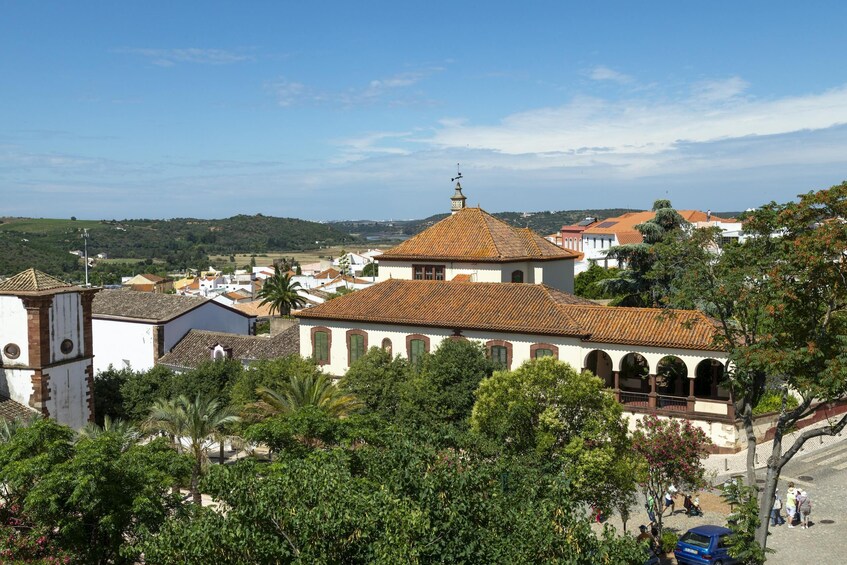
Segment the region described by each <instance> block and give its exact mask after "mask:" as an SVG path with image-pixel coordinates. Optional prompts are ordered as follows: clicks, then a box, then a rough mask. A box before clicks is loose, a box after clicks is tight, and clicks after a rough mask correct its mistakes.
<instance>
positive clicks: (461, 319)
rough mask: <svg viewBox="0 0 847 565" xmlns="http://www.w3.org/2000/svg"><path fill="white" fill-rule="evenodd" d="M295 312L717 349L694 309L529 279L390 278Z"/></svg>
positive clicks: (710, 326) (711, 327)
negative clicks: (621, 299) (625, 302)
mask: <svg viewBox="0 0 847 565" xmlns="http://www.w3.org/2000/svg"><path fill="white" fill-rule="evenodd" d="M297 316H298V317H300V318H304V319H310V318H311V319H327V320H345V321H361V322H372V323H385V324H399V325H404V326H429V327H441V328H451V329H452V328H460V329H481V330H494V331H504V332H519V333H530V334H542V335H559V336H569V337H576V338H579V339H581V340H583V341H591V342H601V343H620V344H630V345H644V346H654V347H673V348H682V349H694V350H706V351H720V348H719V347H718V346H716V345H715V343H714V335H715V332H716V329H717V328H716V325H715V323H714V321H713V320H711V319H709V318H708V317H706V316H705V315H703V314H702V313H701V312H697V311H684V310H661V309H657V308H621V307H615V306H598V305H597V304H595V303H593V302H591V301H588V300H585V299H583V298H579V297H577V296H574V295H572V294H568V293H566V292H562V291H559V290H556V289H553V288H550V287H548V286H545V285H533V284H518V283H475V282H458V281H408V280H400V279H390V280H387V281H384V282H381V283H378V284H376V285H374V286H372V287H369V288H366V289H363V290H359V291H356V292H352V293H350V294H347V295H344V296H342V297H340V298H336V299H335V300H331V301H328V302H324V303H323V304H321V305H319V306H316V307H314V308H307V309H305V310H300V311H298V312H297Z"/></svg>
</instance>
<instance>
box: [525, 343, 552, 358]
mask: <svg viewBox="0 0 847 565" xmlns="http://www.w3.org/2000/svg"><path fill="white" fill-rule="evenodd" d="M539 349H549V350H550V351H552V352H553V359H558V358H559V348H558V347H556V346H555V345H553V344H552V343H534V344H532V345H530V346H529V358H530V359H537V357H536V356H535V352H536V351H537V350H539Z"/></svg>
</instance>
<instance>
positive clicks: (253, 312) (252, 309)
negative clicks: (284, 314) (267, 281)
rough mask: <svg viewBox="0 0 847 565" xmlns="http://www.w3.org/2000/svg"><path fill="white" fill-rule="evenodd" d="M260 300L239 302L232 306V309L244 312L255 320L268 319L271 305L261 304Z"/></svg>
mask: <svg viewBox="0 0 847 565" xmlns="http://www.w3.org/2000/svg"><path fill="white" fill-rule="evenodd" d="M261 302H262V301H261V300H252V301H250V302H239V303H237V304H233V305H232V307H233V308H235V309H236V310H239V311H241V312H244V313H245V314H247V315H248V316H256V317H257V318H268V317H270V315H271V311H270V309H271V305H270V304H261Z"/></svg>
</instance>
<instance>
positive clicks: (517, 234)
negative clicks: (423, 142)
mask: <svg viewBox="0 0 847 565" xmlns="http://www.w3.org/2000/svg"><path fill="white" fill-rule="evenodd" d="M461 190H462V187H461V185H459V184H458V183H457V184H456V195H454V196H453V198H452V199H451V200H452V201H453V208H452V211H453V214H452V215H450V216H448V217H446V218H445V219H443V220H441V221H440V222H437V223H436V224H435V225H433V226H431V227H430V228H428V229H426V230H424V231H423V232H421V233H419V234H418V235H416V236H414V237H412V238H409V239H407V240H406V241H404V242H403V243H401V244H400V245H398V246H396V247H394V248H392V249H389V250H388V251H386V252H385V253H383V254H382V255H381V256H380V257H379V260H378V263H379V277H378V280H380V281H386V280H389V279H402V280H446V281H452V280H457V281H471V282H497V283H500V282H515V283H530V284H546V285H548V286H551V287H553V288H557V289H559V290H564V291H565V292H573V277H574V260H575V259H576V258H577V257H578V256H579V254H578V253H576V252H574V251H571V250H569V249H563V248H561V247H559V246H557V245H555V244H553V243H550V242H549V241H547V240H546V239H544V238H543V237H541V236H540V235H538V234H537V233H535V232H533V231H532V230H530V229H529V228H515V227H512V226H510V225H509V224H507V223H505V222H503V221H501V220H498V219H497V218H495V217H494V216H492V215H491V214H489V213H487V212H485V211H484V210H482V209H481V208H467V207H465V205H464V198H465V197H464V195H462V193H461ZM457 195H458V196H457Z"/></svg>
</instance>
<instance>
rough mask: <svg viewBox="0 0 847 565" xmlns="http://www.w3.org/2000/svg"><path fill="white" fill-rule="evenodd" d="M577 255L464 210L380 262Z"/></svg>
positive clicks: (523, 230) (538, 258)
mask: <svg viewBox="0 0 847 565" xmlns="http://www.w3.org/2000/svg"><path fill="white" fill-rule="evenodd" d="M576 256H577V253H575V252H574V251H571V250H569V249H563V248H561V247H559V246H558V245H556V244H554V243H551V242H549V241H547V240H546V239H544V238H543V237H541V236H540V235H538V234H537V233H535V232H534V231H532V230H530V229H529V228H514V227H512V226H510V225H509V224H507V223H506V222H503V221H501V220H498V219H497V218H495V217H494V216H492V215H491V214H489V213H488V212H486V211H484V210H482V209H481V208H464V209H462V210H459V211H458V212H457V213H455V214H452V215H450V216H448V217H446V218H444V219H443V220H441V221H440V222H438V223H436V224H435V225H433V226H432V227H430V228H428V229H426V230H424V231H422V232H421V233H419V234H418V235H416V236H414V237H412V238H409V239H407V240H406V241H404V242H403V243H401V244H400V245H398V246H396V247H394V248H392V249H389V250H388V251H386V252H385V253H383V254H382V255H381V256H380V257H379V260H380V261H386V260H387V261H391V260H395V261H403V260H439V261H469V262H483V263H485V262H509V261H526V260H535V261H548V260H555V259H573V258H576Z"/></svg>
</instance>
